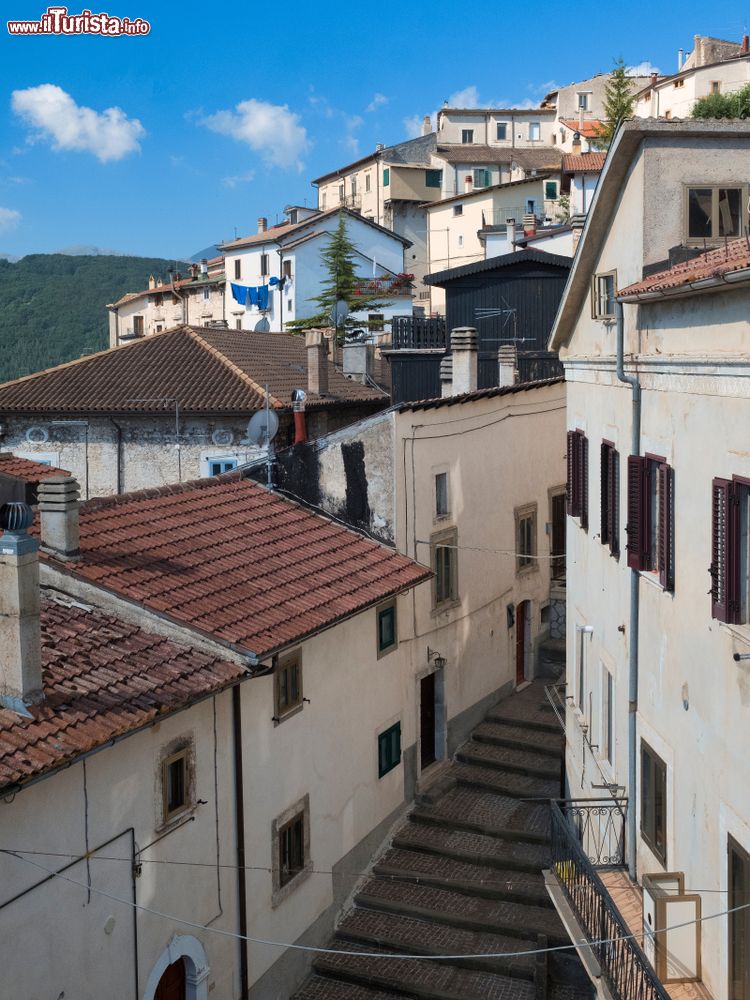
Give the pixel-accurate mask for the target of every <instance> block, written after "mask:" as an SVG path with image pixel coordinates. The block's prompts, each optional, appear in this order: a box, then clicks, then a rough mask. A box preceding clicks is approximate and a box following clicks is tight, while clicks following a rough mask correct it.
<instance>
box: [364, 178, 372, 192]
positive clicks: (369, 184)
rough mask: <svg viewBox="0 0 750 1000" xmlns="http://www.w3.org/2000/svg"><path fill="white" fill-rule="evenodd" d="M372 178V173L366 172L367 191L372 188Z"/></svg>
mask: <svg viewBox="0 0 750 1000" xmlns="http://www.w3.org/2000/svg"><path fill="white" fill-rule="evenodd" d="M371 185H372V178H371V175H370V174H365V191H367V192H369V191H370V190H371Z"/></svg>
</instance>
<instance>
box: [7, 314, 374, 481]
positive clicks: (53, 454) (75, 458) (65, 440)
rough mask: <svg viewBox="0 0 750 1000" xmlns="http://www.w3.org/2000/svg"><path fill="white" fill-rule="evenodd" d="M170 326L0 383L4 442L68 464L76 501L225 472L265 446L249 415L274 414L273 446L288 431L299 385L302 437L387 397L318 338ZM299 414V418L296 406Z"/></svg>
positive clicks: (24, 453)
mask: <svg viewBox="0 0 750 1000" xmlns="http://www.w3.org/2000/svg"><path fill="white" fill-rule="evenodd" d="M307 340H308V342H309V343H308V346H306V341H305V338H304V337H301V336H292V335H290V334H283V333H252V334H250V333H247V332H237V331H234V330H222V329H204V328H197V327H188V326H184V327H178V328H176V329H173V330H169V331H165V332H164V333H159V334H154V335H153V336H150V337H144V338H141V339H138V340H135V341H133V342H131V343H128V344H124V345H122V346H120V347H117V348H112V349H110V350H107V351H102V352H100V353H99V354H93V355H89V356H87V357H84V358H80V359H79V360H77V361H72V362H69V363H68V364H64V365H59V366H58V367H56V368H50V369H48V370H47V371H42V372H38V373H37V374H35V375H27V376H25V377H24V378H21V379H16V380H15V381H14V382H7V383H5V385H2V386H0V414H2V424H3V439H2V441H3V446H4V447H5V448H6V449H9V450H11V451H13V452H14V453H15V454H17V455H19V456H21V457H22V458H29V459H32V460H35V461H37V462H44V463H48V464H49V465H52V466H62V467H64V468H66V469H70V470H71V471H72V472H73V474H74V475H75V476H76V478H77V479H78V481H79V482H80V483H81V487H82V490H83V496H84V498H89V497H92V496H104V495H107V494H110V493H123V492H126V491H131V490H135V489H142V488H145V487H153V486H161V485H163V484H164V483H178V482H181V481H185V480H190V479H197V478H198V477H200V476H212V475H216V474H218V473H221V472H227V471H229V470H230V469H233V468H236V467H237V466H238V465H242V464H244V463H245V462H247V461H249V460H251V459H253V458H257V457H259V456H261V455H265V454H266V446H265V442H258V441H254V440H252V439H251V438H250V437H249V436H248V422H249V420H250V419H251V418H252V416H253V414H255V413H257V412H258V411H259V410H262V409H264V408H265V407H266V399H265V387H266V386H268V392H269V398H268V407H269V408H270V409H272V410H273V411H274V413H275V414H276V415H277V417H278V420H279V430H278V434H277V437H276V439H275V444H276V446H277V447H283V446H284V445H286V444H290V443H291V442H292V440H293V439H294V435H295V422H294V413H293V401H292V393H293V391H294V390H295V389H302V390H304V391H305V392H306V393H307V399H306V401H305V404H304V405H305V408H306V411H305V415H304V416H305V424H306V434H307V435H308V436H310V437H317V436H318V435H319V434H324V433H326V431H328V430H332V429H335V428H337V427H341V426H343V425H344V424H346V423H349V422H351V421H355V420H358V419H360V418H361V417H363V416H366V415H368V414H371V413H373V412H375V411H377V410H380V409H382V408H383V407H384V406H387V405H388V402H389V398H388V395H387V393H385V392H384V391H382V390H380V389H378V388H373V385H374V383H373V384H367V385H364V384H362V382H358V381H354V380H350V379H348V378H345V377H344V375H343V374H342V373H341V372H340V371H339V370H338V369H337V368H335V367H334V366H333V364H331V362H330V361H329V360H328V355H327V347H326V340H325V338H324V337H323V336H322V335H321V334H320V333H318V334H317V335H316V334H314V333H313V334H310V335H308V337H307ZM298 416H299V415H298Z"/></svg>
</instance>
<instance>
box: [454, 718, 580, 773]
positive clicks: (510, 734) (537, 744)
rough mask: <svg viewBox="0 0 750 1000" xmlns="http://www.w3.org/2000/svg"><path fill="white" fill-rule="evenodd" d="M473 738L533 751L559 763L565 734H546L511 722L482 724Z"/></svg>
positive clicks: (482, 741) (559, 732)
mask: <svg viewBox="0 0 750 1000" xmlns="http://www.w3.org/2000/svg"><path fill="white" fill-rule="evenodd" d="M471 737H472V739H473V740H477V741H478V742H480V743H492V744H493V745H495V746H499V747H512V748H513V749H514V750H533V752H534V753H535V754H543V755H544V756H546V757H550V758H553V759H554V760H556V761H558V762H559V761H560V760H561V759H562V756H563V733H562V731H561V730H559V729H558V732H556V733H545V732H542V731H541V730H539V729H525V728H524V727H523V726H519V725H513V724H512V723H509V722H500V723H498V722H482V723H481V724H480V725H479V726H477V728H476V729H475V730H474V732H473V733H472V734H471ZM558 766H559V763H558Z"/></svg>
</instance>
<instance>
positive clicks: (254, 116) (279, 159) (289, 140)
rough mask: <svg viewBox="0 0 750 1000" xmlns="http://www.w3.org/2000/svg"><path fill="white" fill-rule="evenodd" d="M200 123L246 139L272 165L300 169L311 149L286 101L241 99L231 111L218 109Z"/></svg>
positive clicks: (231, 135) (216, 130) (217, 130)
mask: <svg viewBox="0 0 750 1000" xmlns="http://www.w3.org/2000/svg"><path fill="white" fill-rule="evenodd" d="M201 123H202V124H203V125H205V126H206V127H207V128H210V129H211V130H212V131H213V132H218V133H219V134H220V135H228V136H229V137H230V138H232V139H236V140H237V141H238V142H245V143H247V145H248V146H249V147H250V148H251V149H252V150H253V151H254V152H256V153H260V155H261V156H262V157H263V159H264V160H265V162H266V163H267V164H268V165H269V166H272V167H283V168H284V169H288V168H290V167H296V169H297V170H300V171H301V170H302V169H303V168H304V164H303V162H302V156H304V154H305V153H307V152H308V150H309V149H310V141H309V139H308V138H307V130H306V129H305V128H304V126H303V125H301V124H300V118H299V115H297V114H295V113H294V112H293V111H290V110H289V107H288V105H286V104H270V103H269V102H268V101H256V99H255V98H254V97H252V98H250V100H248V101H240V103H239V104H238V105H237V106H236V108H235V109H234V111H217V112H216V114H213V115H208V116H207V117H206V118H203V119H202V121H201Z"/></svg>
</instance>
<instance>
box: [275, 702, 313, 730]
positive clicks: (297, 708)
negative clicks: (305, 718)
mask: <svg viewBox="0 0 750 1000" xmlns="http://www.w3.org/2000/svg"><path fill="white" fill-rule="evenodd" d="M304 707H305V703H304V702H302V701H301V702H300V703H299V705H295V706H294V708H290V709H289V711H288V712H284V714H283V715H277V716H275V717H274V720H273V724H274V728H275V727H276V726H280V725H281V724H282V723H283V722H286V721H287V719H291V718H292V716H293V715H298V714H299V713H300V712H301V711H302V709H303V708H304Z"/></svg>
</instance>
